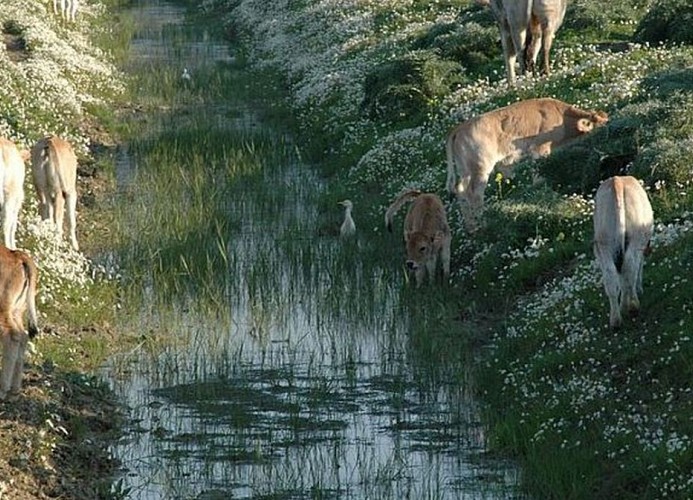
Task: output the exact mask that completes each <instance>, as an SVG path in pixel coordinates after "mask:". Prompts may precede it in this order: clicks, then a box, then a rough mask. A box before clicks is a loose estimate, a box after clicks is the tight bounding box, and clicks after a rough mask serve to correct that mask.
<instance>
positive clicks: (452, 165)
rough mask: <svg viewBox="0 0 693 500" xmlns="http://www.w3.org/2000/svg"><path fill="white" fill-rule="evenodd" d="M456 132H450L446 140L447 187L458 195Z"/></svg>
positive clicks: (453, 193)
mask: <svg viewBox="0 0 693 500" xmlns="http://www.w3.org/2000/svg"><path fill="white" fill-rule="evenodd" d="M456 135H457V134H456V133H455V132H451V133H450V134H448V138H447V140H446V142H445V154H446V156H447V161H448V180H447V188H448V193H450V194H451V195H457V173H456V170H457V165H456V162H455V137H456Z"/></svg>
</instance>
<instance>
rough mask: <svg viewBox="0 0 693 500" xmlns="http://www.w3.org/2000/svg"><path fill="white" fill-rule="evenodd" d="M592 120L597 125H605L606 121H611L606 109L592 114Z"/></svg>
mask: <svg viewBox="0 0 693 500" xmlns="http://www.w3.org/2000/svg"><path fill="white" fill-rule="evenodd" d="M592 121H593V122H594V123H596V124H597V125H604V124H605V123H606V122H608V121H609V115H608V114H606V113H605V112H604V111H597V112H596V113H594V115H593V116H592Z"/></svg>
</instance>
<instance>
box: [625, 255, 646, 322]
mask: <svg viewBox="0 0 693 500" xmlns="http://www.w3.org/2000/svg"><path fill="white" fill-rule="evenodd" d="M642 265H643V258H642V251H640V250H638V249H634V248H633V247H629V248H628V249H627V250H626V254H625V256H624V258H623V268H622V269H621V278H622V282H623V285H622V290H621V294H622V297H621V305H622V307H621V310H622V312H623V313H627V314H629V315H631V316H634V315H637V313H638V311H639V310H640V299H639V298H638V292H639V291H640V290H642Z"/></svg>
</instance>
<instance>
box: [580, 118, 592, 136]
mask: <svg viewBox="0 0 693 500" xmlns="http://www.w3.org/2000/svg"><path fill="white" fill-rule="evenodd" d="M593 128H594V123H592V122H591V121H589V120H588V119H587V118H580V119H579V120H578V121H577V129H578V132H582V133H583V134H584V133H587V132H590V131H592V129H593Z"/></svg>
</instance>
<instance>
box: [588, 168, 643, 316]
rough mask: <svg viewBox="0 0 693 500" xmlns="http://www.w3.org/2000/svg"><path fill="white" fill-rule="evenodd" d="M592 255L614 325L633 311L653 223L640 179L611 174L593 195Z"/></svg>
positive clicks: (636, 306) (638, 303) (636, 309)
mask: <svg viewBox="0 0 693 500" xmlns="http://www.w3.org/2000/svg"><path fill="white" fill-rule="evenodd" d="M594 201H595V207H594V255H595V257H596V258H597V262H598V263H599V267H600V268H601V270H602V275H603V280H604V289H605V290H606V294H607V295H608V297H609V308H610V313H609V325H610V326H611V328H618V327H620V326H621V323H622V321H623V320H622V313H631V314H634V313H637V311H638V309H639V308H640V300H639V298H638V295H640V294H642V269H643V264H644V256H645V253H646V252H647V251H648V249H649V244H650V238H651V237H652V227H653V224H654V219H653V214H652V206H651V205H650V200H649V199H648V198H647V193H646V192H645V190H644V189H643V188H642V186H641V185H640V182H639V181H638V180H637V179H636V178H634V177H631V176H623V177H620V176H616V177H611V178H609V179H607V180H605V181H604V182H602V184H601V185H600V186H599V189H598V190H597V194H596V195H595V197H594Z"/></svg>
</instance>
